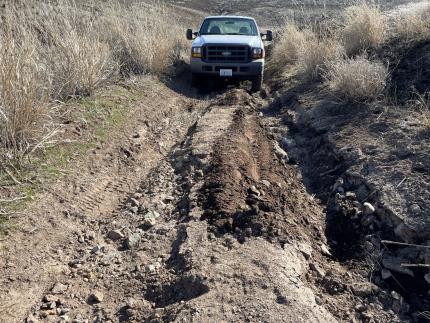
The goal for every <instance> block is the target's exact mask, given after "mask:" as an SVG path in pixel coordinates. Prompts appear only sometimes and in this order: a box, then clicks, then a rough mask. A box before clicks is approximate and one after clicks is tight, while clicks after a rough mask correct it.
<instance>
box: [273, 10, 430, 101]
mask: <svg viewBox="0 0 430 323" xmlns="http://www.w3.org/2000/svg"><path fill="white" fill-rule="evenodd" d="M325 23H327V22H325ZM327 26H329V27H327ZM330 26H331V27H330ZM328 30H329V31H330V32H328ZM429 38H430V5H428V6H426V7H423V8H421V9H420V10H418V11H405V12H403V13H400V14H398V15H396V16H395V17H391V18H389V17H388V16H386V15H385V14H384V13H382V12H381V10H380V8H379V7H378V6H376V5H374V4H371V5H370V4H367V3H365V2H362V3H359V4H357V5H354V6H351V7H349V8H347V9H346V10H345V12H344V16H343V21H342V23H341V24H338V23H331V24H330V22H328V24H327V25H324V26H323V27H322V24H321V23H320V24H318V25H312V24H306V25H304V26H303V28H299V27H298V26H297V25H296V24H295V23H287V24H286V25H285V28H284V29H283V30H281V31H280V34H279V41H278V43H277V44H276V46H275V49H274V52H273V53H274V55H273V56H274V58H273V64H274V65H276V66H278V69H279V70H281V71H285V70H289V71H291V70H294V71H295V74H296V76H297V77H299V78H300V79H309V77H310V78H312V79H318V78H319V77H320V76H322V79H323V80H324V81H325V83H326V85H327V87H328V89H330V90H331V91H332V92H333V93H334V94H335V95H336V96H337V97H338V98H339V99H341V100H342V101H371V100H375V99H378V98H380V97H381V96H382V94H383V92H384V90H385V88H386V85H387V83H388V82H389V76H390V74H389V71H388V68H387V66H385V65H384V64H383V63H382V62H380V61H377V60H372V59H369V57H370V56H371V55H369V53H370V54H372V52H373V51H374V50H377V49H378V48H380V46H381V45H383V44H385V43H387V42H388V41H393V40H401V41H405V40H406V41H407V42H417V41H421V40H425V39H429Z"/></svg>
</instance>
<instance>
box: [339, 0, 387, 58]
mask: <svg viewBox="0 0 430 323" xmlns="http://www.w3.org/2000/svg"><path fill="white" fill-rule="evenodd" d="M344 20H345V21H344V23H345V25H344V27H343V29H342V30H341V31H340V38H341V41H342V44H343V46H344V47H345V50H346V53H347V54H348V55H355V54H357V53H359V52H360V51H363V50H366V49H368V48H374V47H377V46H379V45H380V44H382V43H383V42H384V40H385V38H386V30H387V19H386V17H385V16H384V14H383V13H382V12H381V11H380V9H379V7H377V6H376V5H369V4H366V3H361V4H359V5H355V6H351V7H349V8H347V9H346V10H345V13H344Z"/></svg>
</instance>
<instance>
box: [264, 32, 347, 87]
mask: <svg viewBox="0 0 430 323" xmlns="http://www.w3.org/2000/svg"><path fill="white" fill-rule="evenodd" d="M343 52H344V50H343V48H342V46H341V45H340V44H339V42H338V41H336V39H334V38H332V37H330V36H328V34H326V33H322V32H320V33H318V34H317V33H315V32H313V31H312V30H311V29H304V30H300V29H299V28H298V27H297V26H296V25H294V24H289V25H287V26H286V27H285V28H284V30H283V31H282V32H281V33H280V36H279V40H278V42H277V43H276V46H275V48H274V51H273V57H272V59H271V63H272V65H275V66H278V68H281V69H284V68H285V67H286V66H294V68H295V69H296V70H297V73H298V74H299V75H300V77H302V78H304V79H318V78H319V77H320V76H321V75H322V73H323V72H324V71H325V69H326V65H327V63H328V62H330V61H332V60H337V59H340V58H341V57H342V56H343Z"/></svg>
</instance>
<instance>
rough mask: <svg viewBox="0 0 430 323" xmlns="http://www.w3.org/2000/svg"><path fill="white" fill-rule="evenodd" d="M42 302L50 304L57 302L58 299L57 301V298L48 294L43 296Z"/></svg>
mask: <svg viewBox="0 0 430 323" xmlns="http://www.w3.org/2000/svg"><path fill="white" fill-rule="evenodd" d="M43 301H44V302H45V303H52V302H59V299H58V296H55V295H50V294H48V295H45V296H43Z"/></svg>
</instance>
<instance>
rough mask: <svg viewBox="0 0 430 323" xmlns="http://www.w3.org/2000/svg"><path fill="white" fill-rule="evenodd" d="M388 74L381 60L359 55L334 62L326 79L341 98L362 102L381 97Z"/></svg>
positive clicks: (331, 88) (330, 87)
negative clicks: (376, 60) (371, 59)
mask: <svg viewBox="0 0 430 323" xmlns="http://www.w3.org/2000/svg"><path fill="white" fill-rule="evenodd" d="M388 76H389V74H388V70H387V67H386V66H384V65H383V64H382V63H381V62H372V61H370V60H369V59H368V58H367V57H365V56H359V57H356V58H346V59H343V60H338V61H334V62H332V63H331V64H330V65H329V69H328V71H327V73H326V74H325V79H326V82H327V85H328V87H329V89H330V90H331V91H332V92H333V93H335V95H337V96H338V97H339V98H340V99H341V100H343V101H349V102H351V101H352V102H357V101H361V102H362V101H371V100H375V99H377V98H378V97H380V96H381V94H382V93H383V91H384V89H385V87H386V85H387V79H388Z"/></svg>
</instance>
